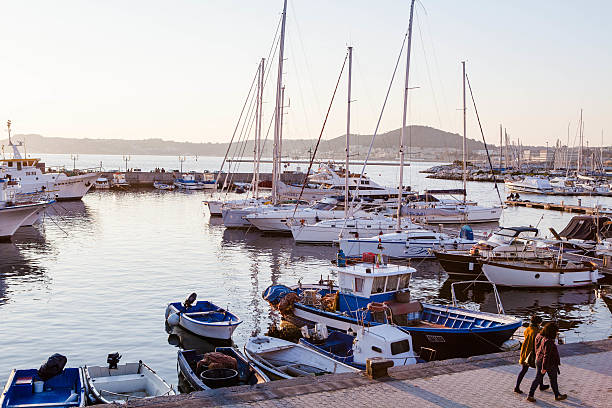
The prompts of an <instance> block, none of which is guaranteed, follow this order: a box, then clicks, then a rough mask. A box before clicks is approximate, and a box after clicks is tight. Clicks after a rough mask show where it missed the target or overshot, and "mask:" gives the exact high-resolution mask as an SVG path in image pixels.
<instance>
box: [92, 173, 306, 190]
mask: <svg viewBox="0 0 612 408" xmlns="http://www.w3.org/2000/svg"><path fill="white" fill-rule="evenodd" d="M117 173H119V174H123V175H125V180H126V181H127V183H128V184H129V187H128V186H126V187H125V188H138V187H153V183H154V182H156V181H157V182H160V183H166V184H172V183H173V182H174V180H176V179H178V178H181V176H182V175H183V174H184V173H181V172H177V171H165V172H162V171H127V172H126V171H122V172H117V171H107V172H102V174H101V176H100V177H105V178H107V179H109V180H112V179H113V174H117ZM189 174H193V175H194V177H195V178H196V180H205V179H206V176H207V175H209V174H213V175H214V176H215V177H217V173H204V172H192V173H189ZM226 176H227V181H228V182H232V183H250V182H251V181H253V173H250V172H245V173H232V174H230V175H227V173H221V174H220V176H219V185H221V184H222V183H223V182H224V181H225V179H226ZM259 179H260V181H271V180H272V173H260V175H259ZM281 181H283V182H285V183H287V184H295V183H302V182H303V181H304V174H302V173H293V172H287V173H282V174H281Z"/></svg>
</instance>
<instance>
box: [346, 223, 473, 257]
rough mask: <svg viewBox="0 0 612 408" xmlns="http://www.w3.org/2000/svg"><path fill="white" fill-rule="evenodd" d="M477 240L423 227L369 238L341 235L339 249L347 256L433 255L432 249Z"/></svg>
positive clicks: (462, 247)
mask: <svg viewBox="0 0 612 408" xmlns="http://www.w3.org/2000/svg"><path fill="white" fill-rule="evenodd" d="M476 242H477V241H474V240H473V239H466V238H460V237H457V238H452V237H451V236H449V235H447V234H443V233H439V232H433V231H429V230H426V229H422V228H416V229H410V230H407V231H402V232H393V233H389V234H382V235H378V236H375V237H371V238H343V239H341V240H340V249H341V250H342V252H344V254H345V255H346V256H347V257H353V258H354V257H361V255H362V254H363V253H364V252H371V253H382V254H383V255H385V256H388V257H390V258H396V259H411V258H434V257H435V255H434V253H433V252H432V250H437V249H442V248H452V249H457V250H465V249H469V248H471V247H472V246H473V245H474V244H475V243H476Z"/></svg>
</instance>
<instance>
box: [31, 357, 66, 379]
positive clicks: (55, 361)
mask: <svg viewBox="0 0 612 408" xmlns="http://www.w3.org/2000/svg"><path fill="white" fill-rule="evenodd" d="M67 361H68V359H67V358H66V357H65V356H62V355H61V354H57V353H55V354H54V355H52V356H51V357H49V358H48V359H47V362H46V363H44V364H43V365H41V366H40V368H39V369H38V376H39V377H40V379H41V380H43V381H47V380H48V379H50V378H53V377H55V376H56V375H58V374H61V373H62V371H64V366H65V365H66V362H67Z"/></svg>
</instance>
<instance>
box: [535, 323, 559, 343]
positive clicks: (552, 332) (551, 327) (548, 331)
mask: <svg viewBox="0 0 612 408" xmlns="http://www.w3.org/2000/svg"><path fill="white" fill-rule="evenodd" d="M557 333H559V326H557V323H553V322H550V323H546V324H545V325H544V327H542V330H540V334H541V335H542V336H544V337H546V338H547V339H551V340H554V339H555V338H556V337H557Z"/></svg>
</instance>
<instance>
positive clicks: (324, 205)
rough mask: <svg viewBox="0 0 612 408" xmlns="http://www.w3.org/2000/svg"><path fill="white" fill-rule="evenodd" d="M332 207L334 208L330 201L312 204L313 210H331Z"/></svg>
mask: <svg viewBox="0 0 612 408" xmlns="http://www.w3.org/2000/svg"><path fill="white" fill-rule="evenodd" d="M332 208H334V205H333V204H330V203H316V204H315V205H313V206H312V209H313V210H323V211H325V210H331V209H332Z"/></svg>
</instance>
